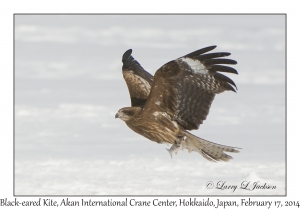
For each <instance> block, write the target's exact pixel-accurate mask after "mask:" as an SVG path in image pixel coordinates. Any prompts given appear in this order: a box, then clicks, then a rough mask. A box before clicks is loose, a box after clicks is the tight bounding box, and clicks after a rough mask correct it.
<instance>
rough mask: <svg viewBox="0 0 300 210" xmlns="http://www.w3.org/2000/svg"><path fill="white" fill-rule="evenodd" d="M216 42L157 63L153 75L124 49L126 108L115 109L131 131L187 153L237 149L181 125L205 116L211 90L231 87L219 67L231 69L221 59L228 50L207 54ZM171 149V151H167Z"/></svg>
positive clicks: (213, 154) (220, 154)
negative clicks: (127, 103)
mask: <svg viewBox="0 0 300 210" xmlns="http://www.w3.org/2000/svg"><path fill="white" fill-rule="evenodd" d="M214 48H216V46H211V47H206V48H203V49H200V50H197V51H195V52H192V53H189V54H187V55H185V56H183V57H180V58H178V59H175V60H173V61H170V62H168V63H166V64H165V65H163V66H162V67H161V68H159V69H158V70H157V71H156V73H155V75H154V77H153V76H152V75H151V74H149V73H148V72H147V71H145V70H144V69H143V67H142V66H141V65H140V64H139V63H138V62H137V61H136V60H134V58H133V57H132V56H131V53H132V50H131V49H130V50H127V51H126V52H125V53H124V55H123V58H122V62H123V67H122V72H123V77H124V79H125V81H126V84H127V86H128V90H129V93H130V97H131V107H125V108H122V109H120V110H119V111H118V113H117V114H116V118H120V119H122V120H123V121H124V122H125V123H126V124H127V126H128V127H129V128H131V129H132V130H133V131H135V132H136V133H138V134H140V135H142V136H144V137H146V138H148V139H150V140H152V141H155V142H157V143H169V144H173V145H174V146H176V147H177V148H178V149H179V147H180V148H181V149H182V150H183V149H187V150H188V151H189V152H191V151H196V152H199V153H200V154H201V155H202V156H203V157H204V158H206V159H207V160H210V161H220V160H222V161H228V160H229V159H231V158H232V157H231V156H229V155H227V154H225V153H224V151H225V152H238V150H237V149H238V148H235V147H229V146H224V145H220V144H216V143H213V142H209V141H206V140H204V139H201V138H199V137H197V136H194V135H192V134H191V133H189V132H188V131H186V130H194V129H198V128H199V125H200V124H202V123H203V121H204V120H205V119H206V117H207V115H208V113H209V109H210V106H211V103H212V101H213V100H214V97H215V95H216V94H219V93H222V92H224V91H226V90H229V91H234V92H235V91H236V85H235V83H234V82H233V81H232V80H231V79H229V78H228V77H226V76H225V75H223V74H220V73H219V72H227V73H235V74H237V71H236V70H235V69H234V68H231V67H229V66H223V65H219V64H236V63H237V62H236V61H234V60H231V59H224V58H220V57H225V56H228V55H230V53H226V52H220V53H208V54H205V53H206V52H209V51H211V50H213V49H214ZM170 154H171V153H170Z"/></svg>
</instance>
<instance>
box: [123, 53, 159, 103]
mask: <svg viewBox="0 0 300 210" xmlns="http://www.w3.org/2000/svg"><path fill="white" fill-rule="evenodd" d="M131 53H132V50H131V49H129V50H127V51H126V52H125V53H124V54H123V57H122V62H123V67H122V72H123V77H124V79H125V82H126V84H127V87H128V90H129V94H130V98H131V106H144V105H145V103H146V101H147V98H148V95H149V93H150V90H151V84H152V81H153V76H152V75H151V74H149V73H148V72H147V71H145V70H144V68H143V67H142V66H141V65H140V64H139V62H137V61H136V60H134V58H133V57H132V56H131Z"/></svg>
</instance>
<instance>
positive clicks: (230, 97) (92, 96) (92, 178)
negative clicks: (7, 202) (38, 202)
mask: <svg viewBox="0 0 300 210" xmlns="http://www.w3.org/2000/svg"><path fill="white" fill-rule="evenodd" d="M284 22H285V21H284V16H268V15H263V16H254V15H252V16H246V15H243V16H238V15H234V16H229V15H227V16H221V15H217V16H213V15H204V16H201V15H198V16H197V15H188V16H184V15H178V16H169V15H164V16H154V15H152V16H137V15H133V16H113V15H107V16H100V15H99V16H92V15H88V16H83V15H79V16H74V15H73V16H71V15H65V16H57V15H50V16H47V15H43V16H38V15H34V16H28V15H27V16H22V15H17V16H16V17H15V194H16V195H285V192H286V186H285V179H286V177H285V167H286V165H285V151H286V147H285V31H284V30H285V25H284ZM209 45H218V48H217V49H216V50H214V51H215V52H216V51H225V52H231V53H232V55H231V56H230V58H232V59H235V60H237V61H238V65H236V66H235V67H236V69H237V70H238V72H239V75H228V76H229V77H230V78H232V79H233V80H234V81H235V82H236V84H237V86H238V93H232V92H226V93H222V94H221V95H218V96H216V98H215V100H214V102H213V104H212V107H211V110H210V114H209V116H208V118H207V120H206V121H205V122H204V124H203V125H201V126H200V129H199V130H197V131H193V133H194V134H196V135H197V136H200V137H202V138H204V139H207V140H210V141H213V142H216V143H220V144H224V145H230V146H236V147H240V148H243V149H242V150H241V152H240V153H237V154H232V156H233V157H234V159H233V160H232V161H230V162H228V163H211V162H208V161H206V160H204V159H203V158H202V157H201V156H200V155H199V154H196V153H188V152H186V151H181V152H180V153H179V154H178V155H176V156H175V157H173V159H171V158H170V156H169V154H168V153H167V151H166V150H165V148H166V147H169V146H167V145H159V144H156V143H153V142H151V141H149V140H147V139H145V138H143V137H142V136H139V135H137V134H135V133H134V132H133V131H131V130H130V129H129V128H127V126H126V125H125V124H124V123H123V122H122V121H120V120H115V119H114V115H115V113H116V112H117V111H118V109H119V108H122V107H124V106H129V105H130V100H129V96H128V91H127V87H126V85H125V82H124V81H123V78H122V74H121V66H122V64H121V56H122V54H123V53H124V52H125V51H126V50H127V49H129V48H132V49H133V56H134V58H136V59H137V60H138V61H139V62H140V63H141V65H142V66H143V67H144V68H145V69H146V70H148V71H149V72H150V73H152V74H154V72H155V70H156V69H158V68H159V67H160V66H161V65H163V64H164V63H166V62H168V61H170V60H172V59H175V58H177V57H180V56H182V55H184V54H187V53H189V52H192V51H194V50H197V49H200V48H202V47H206V46H209ZM209 181H211V182H213V183H214V187H213V189H207V187H206V185H207V183H208V182H209ZM243 181H247V182H250V183H249V188H250V186H251V185H252V184H253V183H254V182H259V184H260V185H264V184H265V183H266V185H269V186H276V189H271V190H266V189H260V190H258V189H255V190H253V191H249V190H243V189H239V187H240V186H241V183H242V182H243ZM218 182H226V183H225V184H224V187H225V186H228V187H229V186H237V189H236V190H235V191H234V192H232V190H231V189H225V190H220V189H216V185H217V183H218Z"/></svg>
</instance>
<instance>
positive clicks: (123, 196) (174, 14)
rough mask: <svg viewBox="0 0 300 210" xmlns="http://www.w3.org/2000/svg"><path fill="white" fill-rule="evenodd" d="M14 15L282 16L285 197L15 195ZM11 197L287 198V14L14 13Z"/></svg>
mask: <svg viewBox="0 0 300 210" xmlns="http://www.w3.org/2000/svg"><path fill="white" fill-rule="evenodd" d="M16 15H284V16H285V195H16V193H15V16H16ZM13 196H14V197H191V198H199V197H208V198H209V197H232V198H235V197H287V13H14V14H13Z"/></svg>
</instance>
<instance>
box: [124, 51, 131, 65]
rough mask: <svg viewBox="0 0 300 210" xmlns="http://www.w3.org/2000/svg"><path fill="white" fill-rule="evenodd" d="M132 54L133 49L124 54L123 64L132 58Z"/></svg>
mask: <svg viewBox="0 0 300 210" xmlns="http://www.w3.org/2000/svg"><path fill="white" fill-rule="evenodd" d="M131 53H132V49H129V50H127V51H126V52H124V54H123V56H122V62H123V63H124V62H125V61H126V60H127V59H128V58H129V57H130V56H131Z"/></svg>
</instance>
